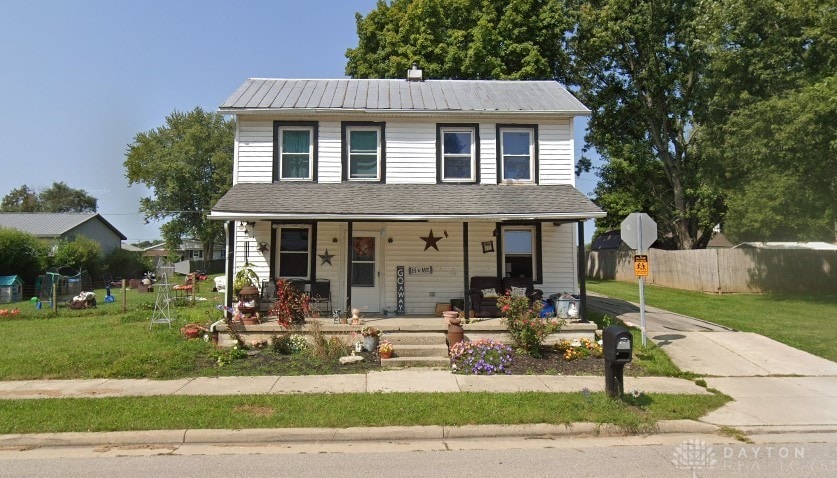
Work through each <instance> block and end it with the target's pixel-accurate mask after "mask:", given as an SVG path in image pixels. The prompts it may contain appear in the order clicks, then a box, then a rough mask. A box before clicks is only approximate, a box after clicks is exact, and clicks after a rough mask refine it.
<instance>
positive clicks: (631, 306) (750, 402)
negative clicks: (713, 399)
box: [588, 295, 837, 432]
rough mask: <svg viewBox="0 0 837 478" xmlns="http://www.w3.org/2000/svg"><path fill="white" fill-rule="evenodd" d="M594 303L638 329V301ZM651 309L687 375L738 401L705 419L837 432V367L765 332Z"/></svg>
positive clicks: (662, 342) (649, 319) (654, 324)
mask: <svg viewBox="0 0 837 478" xmlns="http://www.w3.org/2000/svg"><path fill="white" fill-rule="evenodd" d="M588 305H589V306H590V307H591V308H593V309H597V310H599V311H602V312H605V313H608V314H611V315H614V316H616V317H618V318H619V319H621V320H622V321H623V322H625V323H626V324H627V325H630V326H635V327H639V324H640V317H639V315H640V314H639V306H638V304H635V303H631V302H626V301H622V300H619V299H612V298H606V297H601V296H597V295H591V296H588ZM645 312H646V313H645V330H646V334H647V336H648V338H649V339H650V340H651V341H653V342H654V343H655V344H657V345H658V346H659V347H660V348H662V349H663V350H664V351H665V352H666V353H667V354H668V356H669V357H670V358H671V360H672V361H673V362H674V363H675V364H676V365H677V366H678V367H680V369H681V370H684V371H688V372H693V373H695V374H698V375H701V376H703V377H705V380H706V383H707V385H708V387H710V388H714V389H717V390H719V391H720V392H722V393H724V394H726V395H729V396H731V397H733V398H734V399H735V400H734V401H732V402H730V403H728V404H727V405H725V406H723V407H721V408H719V409H718V410H715V411H714V412H711V413H709V414H707V415H706V416H704V417H703V418H702V420H703V421H706V422H708V423H712V424H715V425H723V426H730V427H736V428H739V429H741V430H743V431H745V432H765V431H767V432H769V431H788V430H794V431H813V430H817V431H820V430H826V431H837V363H834V362H832V361H830V360H827V359H824V358H822V357H818V356H815V355H812V354H809V353H808V352H803V351H801V350H798V349H795V348H793V347H790V346H788V345H785V344H782V343H780V342H777V341H775V340H772V339H770V338H767V337H764V336H762V335H758V334H754V333H749V332H738V331H735V330H733V329H730V328H728V327H724V326H722V325H718V324H713V323H711V322H708V321H705V320H701V319H696V318H694V317H687V316H684V315H680V314H675V313H672V312H668V311H665V310H662V309H657V308H654V307H646V310H645ZM789 326H790V325H789Z"/></svg>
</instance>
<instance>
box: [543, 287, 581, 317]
mask: <svg viewBox="0 0 837 478" xmlns="http://www.w3.org/2000/svg"><path fill="white" fill-rule="evenodd" d="M550 299H552V300H553V301H554V303H555V313H556V315H557V316H558V318H559V319H577V318H578V297H575V296H573V295H571V294H568V293H566V292H564V293H563V294H560V295H559V294H553V295H551V296H550ZM571 306H572V307H571ZM571 309H572V310H571ZM572 311H574V313H572Z"/></svg>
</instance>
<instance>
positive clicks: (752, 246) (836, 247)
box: [733, 242, 837, 251]
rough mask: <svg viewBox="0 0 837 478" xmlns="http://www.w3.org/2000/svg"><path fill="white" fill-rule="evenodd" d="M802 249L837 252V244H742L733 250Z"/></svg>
mask: <svg viewBox="0 0 837 478" xmlns="http://www.w3.org/2000/svg"><path fill="white" fill-rule="evenodd" d="M747 248H749V249H800V250H811V251H837V244H829V243H828V242H742V243H741V244H738V245H737V246H735V247H733V249H747Z"/></svg>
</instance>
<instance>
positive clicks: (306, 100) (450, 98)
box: [220, 78, 590, 116]
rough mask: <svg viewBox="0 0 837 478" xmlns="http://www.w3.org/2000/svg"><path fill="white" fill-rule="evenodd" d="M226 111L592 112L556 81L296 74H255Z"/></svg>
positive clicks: (225, 105) (226, 105) (227, 103)
mask: <svg viewBox="0 0 837 478" xmlns="http://www.w3.org/2000/svg"><path fill="white" fill-rule="evenodd" d="M220 110H221V112H224V113H241V112H258V111H265V112H276V111H300V110H302V111H305V112H316V113H327V112H329V111H337V112H345V111H352V110H354V111H364V112H373V113H398V112H409V113H422V112H427V113H433V114H439V113H445V112H448V113H463V112H479V113H501V114H508V113H527V114H553V115H554V114H556V113H560V114H565V115H568V116H579V115H589V114H590V110H589V109H588V108H587V107H586V106H584V105H583V104H582V103H581V102H580V101H578V99H576V97H575V96H573V95H572V94H571V93H570V92H569V91H567V89H566V88H564V87H563V86H561V85H560V84H559V83H557V82H555V81H493V80H427V81H407V80H379V79H358V80H356V79H339V80H302V79H298V80H292V79H267V78H251V79H248V80H247V81H245V82H244V84H243V85H241V86H240V87H239V88H238V89H237V90H236V91H235V93H233V94H232V95H231V96H230V97H229V98H227V100H226V101H224V103H223V104H222V105H221V107H220Z"/></svg>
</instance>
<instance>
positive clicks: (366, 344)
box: [363, 335, 378, 352]
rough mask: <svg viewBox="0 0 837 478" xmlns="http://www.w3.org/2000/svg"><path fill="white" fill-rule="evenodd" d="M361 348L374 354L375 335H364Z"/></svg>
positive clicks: (376, 340)
mask: <svg viewBox="0 0 837 478" xmlns="http://www.w3.org/2000/svg"><path fill="white" fill-rule="evenodd" d="M363 348H364V349H366V351H367V352H374V351H376V350H378V336H377V335H366V336H364V337H363Z"/></svg>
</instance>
